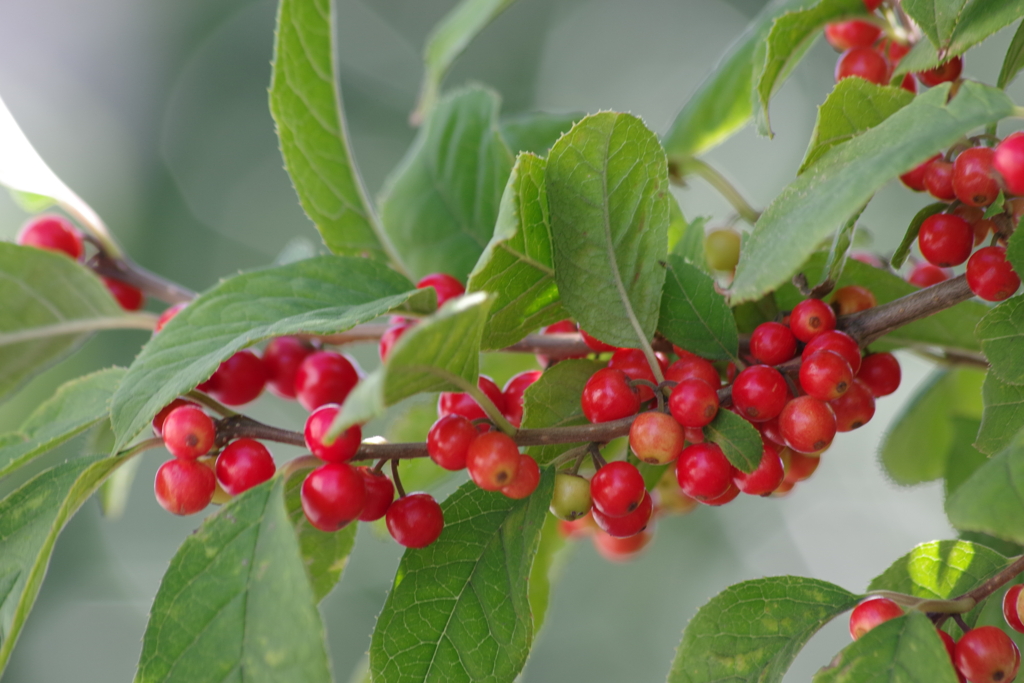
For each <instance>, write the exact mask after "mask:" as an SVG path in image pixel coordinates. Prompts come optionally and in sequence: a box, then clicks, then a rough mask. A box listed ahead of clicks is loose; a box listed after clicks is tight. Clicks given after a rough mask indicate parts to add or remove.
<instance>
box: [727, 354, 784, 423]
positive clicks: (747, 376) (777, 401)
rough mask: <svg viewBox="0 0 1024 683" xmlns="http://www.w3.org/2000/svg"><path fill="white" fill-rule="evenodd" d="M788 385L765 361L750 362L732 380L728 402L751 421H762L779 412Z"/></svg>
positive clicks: (782, 405)
mask: <svg viewBox="0 0 1024 683" xmlns="http://www.w3.org/2000/svg"><path fill="white" fill-rule="evenodd" d="M787 400H789V387H787V386H786V380H785V379H783V377H782V374H781V373H780V372H779V371H778V370H776V369H775V368H773V367H771V366H769V365H751V366H750V367H748V368H747V369H745V370H744V371H743V372H741V373H740V374H739V375H737V376H736V381H734V382H733V384H732V403H733V406H734V407H735V408H736V410H737V411H738V412H739V414H740V415H741V416H743V417H744V418H746V419H747V420H750V421H751V422H764V421H765V420H770V419H772V418H773V417H775V416H776V415H778V414H779V413H781V412H782V409H783V407H785V405H786V401H787Z"/></svg>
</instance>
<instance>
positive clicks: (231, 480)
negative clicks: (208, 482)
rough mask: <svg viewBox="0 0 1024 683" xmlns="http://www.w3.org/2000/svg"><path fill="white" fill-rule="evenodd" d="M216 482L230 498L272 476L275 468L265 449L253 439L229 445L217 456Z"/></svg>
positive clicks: (271, 457)
mask: <svg viewBox="0 0 1024 683" xmlns="http://www.w3.org/2000/svg"><path fill="white" fill-rule="evenodd" d="M216 471H217V481H219V482H220V485H221V486H222V487H223V488H224V490H225V491H227V492H228V493H229V494H231V495H232V496H237V495H238V494H240V493H242V492H244V491H248V490H249V489H251V488H252V487H253V486H258V485H259V484H262V483H263V482H265V481H267V480H268V479H270V478H271V477H272V476H274V472H276V471H277V466H276V465H274V458H273V456H271V455H270V451H268V450H267V447H266V446H264V445H263V444H261V443H260V442H259V441H256V440H255V439H238V440H236V441H232V442H231V443H229V444H228V445H227V446H226V447H225V448H224V450H223V451H221V452H220V455H218V456H217V469H216Z"/></svg>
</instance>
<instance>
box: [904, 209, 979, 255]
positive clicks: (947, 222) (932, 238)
mask: <svg viewBox="0 0 1024 683" xmlns="http://www.w3.org/2000/svg"><path fill="white" fill-rule="evenodd" d="M917 246H918V248H919V249H920V250H921V256H924V258H925V259H926V260H927V261H928V262H929V263H931V264H932V265H935V266H942V267H944V268H945V267H949V266H958V265H960V264H961V263H963V262H964V261H966V260H967V257H968V256H970V255H971V249H972V248H973V247H974V230H973V229H972V228H971V226H970V224H969V223H968V222H967V221H965V220H964V219H963V218H960V216H954V215H952V214H948V213H937V214H935V215H934V216H929V217H928V218H926V219H924V222H923V223H921V231H920V232H919V233H918V234H917Z"/></svg>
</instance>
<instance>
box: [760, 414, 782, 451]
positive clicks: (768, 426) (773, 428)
mask: <svg viewBox="0 0 1024 683" xmlns="http://www.w3.org/2000/svg"><path fill="white" fill-rule="evenodd" d="M754 426H755V427H757V431H759V432H761V438H762V440H764V439H767V440H768V441H771V442H772V443H775V444H778V445H779V446H785V445H786V440H785V439H784V438H783V436H782V430H780V429H779V418H778V417H773V418H772V419H770V420H765V421H764V422H757V423H755V424H754Z"/></svg>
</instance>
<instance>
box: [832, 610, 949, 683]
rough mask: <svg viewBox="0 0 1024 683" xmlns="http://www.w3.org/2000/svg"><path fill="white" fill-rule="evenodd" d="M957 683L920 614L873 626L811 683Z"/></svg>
mask: <svg viewBox="0 0 1024 683" xmlns="http://www.w3.org/2000/svg"><path fill="white" fill-rule="evenodd" d="M860 681H875V682H877V683H883V682H884V683H957V677H956V672H955V671H954V669H953V664H952V662H951V661H950V659H949V653H947V652H946V646H945V645H943V644H942V640H940V639H939V633H938V631H936V630H935V625H934V624H932V621H931V619H929V618H928V617H926V616H925V615H924V614H922V613H921V612H911V613H909V614H907V615H906V616H902V617H899V618H897V619H892V620H890V621H887V622H885V623H883V624H880V625H878V626H876V627H875V628H873V629H871V630H870V631H868V632H867V633H866V634H865V635H863V636H861V637H860V639H859V640H857V641H855V642H854V643H853V644H852V645H848V646H847V647H846V648H845V649H844V650H843V651H842V652H840V653H839V655H838V656H837V657H836V659H835V660H833V662H832V664H830V665H829V666H828V667H827V668H825V669H822V670H821V671H819V672H818V673H817V674H816V675H815V676H814V683H859V682H860Z"/></svg>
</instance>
